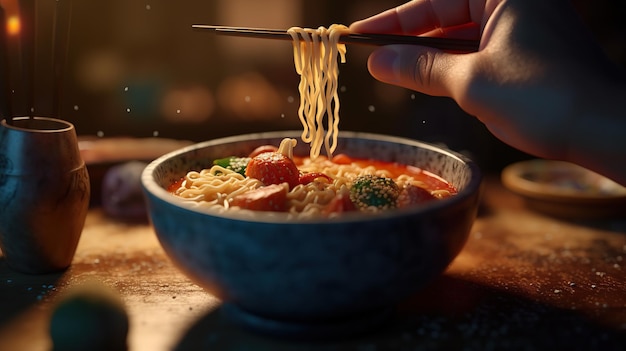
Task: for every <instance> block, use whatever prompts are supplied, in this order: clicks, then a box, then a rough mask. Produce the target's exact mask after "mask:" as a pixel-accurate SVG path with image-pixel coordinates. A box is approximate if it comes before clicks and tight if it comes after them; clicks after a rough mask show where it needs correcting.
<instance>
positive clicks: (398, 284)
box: [142, 131, 481, 331]
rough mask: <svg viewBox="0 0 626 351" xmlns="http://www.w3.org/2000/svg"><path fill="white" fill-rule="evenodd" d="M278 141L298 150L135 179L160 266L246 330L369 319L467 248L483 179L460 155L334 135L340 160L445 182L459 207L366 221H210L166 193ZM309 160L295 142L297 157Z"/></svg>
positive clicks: (171, 161)
mask: <svg viewBox="0 0 626 351" xmlns="http://www.w3.org/2000/svg"><path fill="white" fill-rule="evenodd" d="M285 137H291V138H295V139H297V140H298V141H299V138H300V132H295V131H294V132H272V133H261V134H249V135H242V136H236V137H229V138H223V139H218V140H211V141H207V142H202V143H199V144H195V145H192V146H189V147H186V148H183V149H180V150H178V151H175V152H171V153H168V154H166V155H164V156H162V157H160V158H158V159H157V160H155V161H153V162H152V163H150V164H149V165H148V166H147V167H146V169H145V170H144V172H143V174H142V185H143V188H144V192H145V195H146V197H147V205H148V212H149V215H150V219H151V223H152V224H153V226H154V229H155V231H156V234H157V236H158V239H159V241H160V242H161V245H162V246H163V248H164V250H165V252H166V253H167V255H168V256H169V257H170V259H171V260H172V261H173V263H174V264H175V265H176V266H178V268H179V269H180V270H181V271H182V272H183V273H184V274H186V275H187V276H188V277H189V278H191V279H192V280H193V281H195V282H196V283H197V284H199V285H200V286H202V287H204V288H205V289H206V290H207V291H209V292H210V293H211V294H214V295H215V296H216V297H218V298H220V299H221V300H222V301H223V302H225V303H226V304H225V305H224V306H225V308H226V307H227V310H229V311H231V312H232V311H235V312H233V314H235V315H238V316H239V317H241V316H242V315H245V317H243V318H241V319H245V320H246V321H247V322H248V324H256V325H257V326H259V325H261V326H263V327H266V328H273V327H278V326H280V327H285V326H288V328H295V329H296V331H297V330H300V329H302V328H306V327H307V326H310V325H331V324H332V325H337V323H339V324H341V323H343V322H342V321H350V320H355V319H360V318H359V317H361V316H366V315H369V314H371V315H376V313H377V312H379V311H385V310H389V309H392V308H393V307H394V306H395V304H396V303H397V302H399V301H400V300H402V299H403V298H406V297H408V295H410V294H412V293H414V292H416V291H417V290H419V289H420V288H422V287H423V286H424V285H425V284H427V283H428V282H429V281H431V280H432V279H433V278H434V277H435V276H437V275H439V274H441V273H442V272H443V271H444V270H445V269H446V267H447V266H448V265H449V264H450V262H451V261H452V260H453V259H454V258H455V257H456V256H457V254H458V253H459V251H461V249H462V248H463V246H464V244H465V242H466V240H467V237H468V234H469V231H470V229H471V226H472V224H473V222H474V219H475V217H476V212H477V208H478V203H479V193H480V184H481V172H480V170H479V169H478V167H477V165H476V164H475V163H473V162H472V161H471V160H469V159H467V158H466V157H464V156H463V155H460V154H457V153H455V152H451V151H449V150H444V149H442V148H439V147H436V146H433V145H430V144H426V143H422V142H419V141H414V140H409V139H403V138H397V137H390V136H381V135H373V134H364V133H354V132H342V133H341V134H340V138H339V144H338V148H337V151H336V153H346V154H348V155H350V156H352V157H355V158H374V159H378V160H384V161H394V162H399V163H403V164H409V165H415V166H418V167H420V168H422V169H425V170H427V171H430V172H432V173H435V174H437V175H439V176H441V177H443V178H444V179H446V180H448V181H449V182H451V183H452V184H453V185H454V186H456V187H457V189H458V190H459V193H458V194H457V195H455V196H453V197H450V198H447V199H443V200H439V201H434V202H430V203H428V204H427V205H425V206H418V207H414V208H410V209H403V210H394V211H389V212H386V213H382V214H380V215H374V216H373V215H360V214H355V215H346V216H344V217H339V218H335V219H318V220H308V221H297V220H287V219H285V218H284V217H281V216H276V215H273V216H258V217H256V218H254V219H251V218H246V217H241V216H237V215H234V214H232V213H230V214H228V213H226V214H216V213H211V212H210V211H208V210H203V209H200V208H197V207H193V206H188V205H186V204H185V203H184V202H183V201H181V200H180V199H178V198H176V197H174V196H173V195H172V194H170V193H168V192H167V190H166V188H167V187H168V186H170V185H171V184H172V183H173V182H175V181H177V180H179V179H180V178H181V177H183V176H184V175H185V174H186V173H187V172H188V171H190V170H200V169H202V168H207V167H208V165H211V163H212V160H213V159H216V158H222V157H226V156H230V155H246V154H248V153H249V152H251V151H252V150H253V149H254V148H256V147H257V146H260V145H264V144H273V145H278V144H279V143H280V141H281V140H282V139H283V138H285ZM308 150H309V149H308V145H307V144H304V143H302V142H301V141H299V142H298V145H297V147H296V149H295V153H296V154H302V155H306V154H308ZM331 321H332V322H331ZM294 326H295V327H294ZM298 328H300V329H298Z"/></svg>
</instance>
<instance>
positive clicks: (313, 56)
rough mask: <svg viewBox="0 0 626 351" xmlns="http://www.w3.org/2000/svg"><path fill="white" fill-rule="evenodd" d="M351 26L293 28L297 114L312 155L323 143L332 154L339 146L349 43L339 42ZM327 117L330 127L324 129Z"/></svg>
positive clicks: (318, 150)
mask: <svg viewBox="0 0 626 351" xmlns="http://www.w3.org/2000/svg"><path fill="white" fill-rule="evenodd" d="M349 32H350V30H349V29H348V27H346V26H344V25H341V24H333V25H331V26H330V28H328V29H327V28H325V27H319V28H318V29H310V28H300V27H292V28H289V29H288V30H287V33H289V34H290V35H291V37H292V38H293V49H294V50H293V51H294V55H293V57H294V64H295V68H296V72H297V73H298V74H299V75H300V84H299V85H298V90H299V92H300V107H299V109H298V117H299V118H300V122H301V123H302V126H303V127H304V130H303V132H302V141H303V142H305V143H309V144H310V146H311V152H310V157H311V158H312V159H315V158H317V157H318V156H319V155H320V152H321V149H322V145H323V146H324V148H325V150H326V154H327V155H328V156H329V157H330V156H331V155H332V153H333V152H334V151H335V149H336V147H337V137H338V134H339V96H338V94H337V86H338V77H339V65H338V63H337V57H338V56H340V59H341V63H345V62H346V46H345V45H344V44H341V43H339V37H340V36H341V35H342V34H346V33H349ZM325 117H326V121H327V126H328V130H325V128H324V118H325Z"/></svg>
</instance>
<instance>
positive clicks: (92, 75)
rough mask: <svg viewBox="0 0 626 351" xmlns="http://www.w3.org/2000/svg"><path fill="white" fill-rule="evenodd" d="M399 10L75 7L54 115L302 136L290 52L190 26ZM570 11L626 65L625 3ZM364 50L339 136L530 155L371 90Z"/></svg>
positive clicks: (185, 130) (287, 2)
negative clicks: (352, 133)
mask: <svg viewBox="0 0 626 351" xmlns="http://www.w3.org/2000/svg"><path fill="white" fill-rule="evenodd" d="M50 1H51V0H50ZM403 2H404V1H377V0H365V1H364V0H360V1H356V0H352V1H334V0H332V1H331V0H316V1H306V0H269V1H260V0H181V1H171V0H142V1H138V0H107V1H78V0H74V2H73V9H72V23H71V32H70V36H69V44H70V45H69V51H68V54H69V55H68V60H67V64H66V66H65V70H64V73H63V82H62V85H61V86H60V88H62V90H61V91H62V92H63V94H62V99H61V112H60V117H61V118H64V119H67V120H69V121H71V122H73V123H74V124H75V126H76V128H77V131H78V133H79V134H80V135H97V136H100V137H113V136H135V137H152V136H159V137H165V138H181V139H189V140H193V141H202V140H207V139H212V138H216V137H221V136H227V135H233V134H240V133H247V132H256V131H270V130H279V129H299V128H301V126H300V122H299V120H298V118H297V108H298V98H299V96H298V91H297V85H298V81H299V77H298V76H297V74H296V72H295V70H294V67H293V55H292V51H291V44H290V43H289V42H273V41H267V40H254V39H244V38H224V37H214V36H212V35H210V34H207V33H201V32H196V31H193V30H192V29H191V25H192V24H197V23H203V24H219V25H233V26H252V27H254V26H258V27H272V28H288V27H290V26H296V25H297V26H302V27H318V26H320V25H324V26H329V25H330V24H332V23H344V24H346V25H347V24H350V23H351V22H353V21H355V20H358V19H361V18H364V17H367V16H369V15H372V14H375V13H377V12H380V11H382V10H385V9H387V8H391V7H394V6H397V5H399V4H401V3H403ZM576 5H577V7H578V8H579V9H580V12H581V15H582V17H583V19H584V20H585V22H587V24H588V25H589V28H590V29H591V30H592V32H593V34H594V35H595V36H596V37H597V38H598V40H599V41H600V43H601V44H602V47H603V48H604V49H605V50H606V52H607V54H608V55H609V56H610V57H611V59H613V60H614V61H615V62H616V63H618V64H620V65H622V66H623V65H625V63H626V43H625V40H626V39H625V38H626V30H625V29H624V24H623V21H622V19H623V18H626V17H625V16H624V15H626V12H625V11H624V10H623V9H622V7H624V5H621V3H620V2H618V1H614V2H611V1H593V2H592V1H576ZM370 50H371V49H370V48H364V47H357V46H350V47H348V62H347V63H346V64H343V65H341V66H340V70H341V74H340V86H341V87H342V90H341V95H340V99H341V125H340V128H341V129H342V130H356V131H368V132H376V133H384V134H392V135H399V136H406V137H411V138H415V139H420V140H424V141H428V142H434V143H442V144H445V145H447V146H448V147H449V148H451V149H453V150H456V151H460V152H464V153H468V154H469V155H470V156H471V157H473V158H474V159H475V160H476V161H478V162H479V164H481V165H482V167H484V168H485V169H488V170H499V169H500V168H501V167H503V166H504V165H506V164H508V163H511V162H513V161H515V160H518V159H524V158H528V157H529V155H525V154H523V153H521V152H518V151H516V150H513V149H511V148H510V147H508V146H506V145H505V144H503V143H501V142H500V141H498V140H496V139H495V138H494V137H493V136H491V135H490V134H489V133H488V132H487V130H486V128H485V127H484V126H483V125H482V124H481V123H480V122H478V121H477V120H476V119H474V118H473V117H471V116H469V115H467V114H465V113H464V112H463V111H462V110H460V109H459V107H458V106H457V105H456V104H455V103H454V101H452V100H450V99H447V98H436V97H430V96H426V95H423V94H420V93H417V92H412V91H409V90H406V89H402V88H397V87H393V86H389V85H385V84H382V83H379V82H377V81H375V80H374V79H373V78H371V76H370V75H369V73H368V72H367V69H366V60H367V56H368V53H369V52H370ZM590 88H591V87H590ZM40 99H41V98H40ZM37 101H38V100H37V99H36V102H35V103H36V104H37V103H38V102H37ZM41 101H43V100H41ZM43 110H45V109H44V108H43V107H42V108H39V111H43Z"/></svg>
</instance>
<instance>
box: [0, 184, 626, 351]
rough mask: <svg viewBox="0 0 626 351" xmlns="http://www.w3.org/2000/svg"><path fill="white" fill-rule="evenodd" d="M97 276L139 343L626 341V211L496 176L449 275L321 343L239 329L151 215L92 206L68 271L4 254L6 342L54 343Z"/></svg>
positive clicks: (138, 347) (510, 344)
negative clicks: (554, 211)
mask: <svg viewBox="0 0 626 351" xmlns="http://www.w3.org/2000/svg"><path fill="white" fill-rule="evenodd" d="M92 278H96V279H98V280H99V281H101V282H102V283H104V284H106V285H108V286H110V287H112V288H113V289H115V290H116V291H118V292H119V295H120V296H121V298H122V299H123V301H124V303H125V306H126V310H127V313H128V316H129V320H130V331H129V335H128V348H129V350H131V351H144V350H145V351H159V350H174V349H177V350H199V349H208V350H302V349H305V350H307V349H311V350H313V349H315V350H357V351H373V350H415V349H420V350H440V349H465V350H489V349H494V350H502V349H516V350H517V349H528V350H536V349H547V348H552V347H554V348H558V349H565V350H578V349H581V350H583V349H584V350H587V349H597V350H613V349H620V348H621V349H623V347H626V343H624V341H625V340H626V339H624V333H626V220H620V219H616V220H603V221H596V222H572V221H566V220H559V219H555V218H551V217H549V216H546V215H542V214H540V213H536V212H533V211H531V210H529V209H527V208H526V207H525V205H524V203H523V201H522V200H521V199H520V198H519V197H517V196H516V195H514V194H512V193H510V192H509V191H507V190H506V189H504V188H503V187H502V185H501V184H500V182H499V179H498V178H497V177H495V176H492V177H489V178H488V179H487V181H486V184H485V193H484V197H483V205H482V208H481V211H480V214H479V217H478V219H477V220H476V223H475V225H474V227H473V228H472V231H471V234H470V237H469V240H468V242H467V245H466V247H465V248H464V250H463V251H462V252H461V254H460V255H459V256H458V257H457V259H456V260H455V261H454V262H453V263H452V264H451V266H450V267H449V269H448V270H447V271H446V272H445V274H444V275H442V276H441V277H440V278H439V279H437V280H436V281H434V282H433V283H432V284H431V285H429V286H428V287H427V288H426V289H425V290H424V291H421V292H419V293H418V294H416V295H415V296H412V297H411V298H410V299H408V300H407V301H403V302H402V303H401V304H400V306H399V308H398V312H397V314H396V315H395V317H394V318H392V319H390V320H389V322H388V323H387V324H386V325H385V326H383V327H381V328H380V329H377V330H373V331H371V332H369V333H367V334H366V335H360V336H355V337H351V338H345V339H335V340H320V341H316V342H312V341H306V340H288V339H283V338H277V337H269V336H265V335H259V334H256V333H253V332H249V331H244V330H241V329H239V328H238V327H236V326H234V325H232V324H231V323H230V322H229V321H228V320H226V319H225V318H224V317H223V316H221V314H220V308H219V306H220V302H219V301H218V300H217V299H216V298H214V297H213V296H211V295H210V294H208V293H206V292H205V291H203V290H202V289H201V288H199V287H198V286H197V285H195V284H193V283H192V282H191V281H190V280H188V279H187V278H186V277H185V276H183V275H182V274H181V273H179V271H178V270H177V269H176V268H175V267H174V266H173V265H172V264H171V263H170V261H169V260H168V258H167V256H165V253H164V252H163V250H162V249H161V247H160V245H159V243H158V241H157V239H156V237H155V235H154V232H153V230H152V228H151V227H150V226H149V225H148V224H127V223H122V222H118V221H114V220H111V219H110V218H107V216H105V215H104V214H103V213H102V211H101V210H100V209H98V208H94V209H92V210H91V211H90V213H89V215H88V218H87V222H86V225H85V228H84V232H83V236H82V237H81V241H80V243H79V247H78V249H77V252H76V256H75V258H74V262H73V264H72V266H71V267H70V268H69V269H68V270H67V271H65V272H62V273H59V274H51V275H23V274H19V273H16V272H13V271H11V270H10V269H9V268H8V267H7V266H6V263H5V262H4V260H3V259H2V258H1V257H0V350H2V351H5V350H6V351H9V350H33V351H37V350H50V349H51V341H50V338H49V336H48V325H49V319H50V315H51V311H52V309H53V307H54V306H55V305H54V304H55V302H56V301H57V300H58V299H59V296H60V295H61V293H62V292H63V291H66V290H67V289H70V288H72V286H74V285H76V284H78V283H80V282H82V281H84V280H89V279H92Z"/></svg>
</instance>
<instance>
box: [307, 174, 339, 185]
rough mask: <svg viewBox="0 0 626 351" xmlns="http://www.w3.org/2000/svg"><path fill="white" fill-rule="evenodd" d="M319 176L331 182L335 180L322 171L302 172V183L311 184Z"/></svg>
mask: <svg viewBox="0 0 626 351" xmlns="http://www.w3.org/2000/svg"><path fill="white" fill-rule="evenodd" d="M317 178H323V179H326V180H327V181H328V182H329V183H332V182H333V179H332V178H331V177H329V176H327V175H326V174H324V173H321V172H308V173H302V174H300V179H299V181H300V184H309V183H310V182H312V181H314V180H315V179H317Z"/></svg>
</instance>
